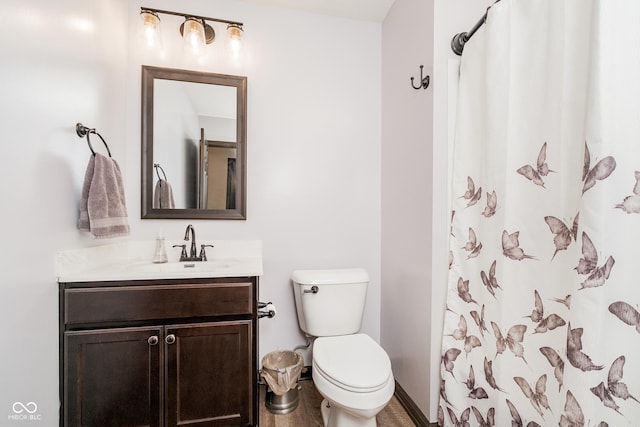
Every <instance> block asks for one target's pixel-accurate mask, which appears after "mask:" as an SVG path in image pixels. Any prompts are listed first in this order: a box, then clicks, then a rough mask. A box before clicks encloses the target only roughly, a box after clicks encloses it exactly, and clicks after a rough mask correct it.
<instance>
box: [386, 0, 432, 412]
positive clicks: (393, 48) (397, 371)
mask: <svg viewBox="0 0 640 427" xmlns="http://www.w3.org/2000/svg"><path fill="white" fill-rule="evenodd" d="M432 22H433V1H432V0H431V1H424V0H396V2H395V3H394V5H393V6H392V7H391V10H390V11H389V13H388V14H387V17H386V19H385V21H384V23H383V31H382V57H383V60H382V89H383V90H382V118H383V121H382V123H383V126H382V283H383V284H384V285H383V287H382V312H381V320H382V332H381V335H382V336H381V339H382V345H383V347H384V348H385V349H386V350H387V353H388V354H389V356H390V358H391V362H392V366H393V373H394V376H395V378H396V380H397V381H398V382H399V383H400V384H401V385H402V387H403V388H404V389H405V391H406V392H407V393H408V394H409V395H410V396H411V398H412V399H413V400H414V402H416V404H417V405H418V406H419V407H420V409H421V410H422V411H423V412H424V413H425V414H426V413H427V408H428V400H429V387H428V386H429V374H430V372H429V363H428V353H429V344H430V336H431V329H430V327H429V323H430V319H429V316H430V307H429V300H430V292H429V291H430V285H431V283H430V277H431V227H430V224H431V210H432V202H431V198H432V196H431V192H432V190H431V185H430V183H431V173H432V172H431V169H432V164H433V159H432V154H431V145H432V144H431V133H432V128H433V84H439V82H438V81H437V80H436V79H434V76H433V41H432V40H433V33H432V31H433V27H432ZM420 65H423V66H424V74H428V75H429V76H430V79H431V84H430V86H429V87H428V88H427V89H426V90H425V89H419V90H416V89H414V88H413V87H412V85H411V80H410V77H414V82H413V84H414V85H417V84H418V83H419V82H420V68H419V67H420Z"/></svg>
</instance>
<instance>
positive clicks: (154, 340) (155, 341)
mask: <svg viewBox="0 0 640 427" xmlns="http://www.w3.org/2000/svg"><path fill="white" fill-rule="evenodd" d="M147 342H148V343H149V345H156V344H158V336H157V335H151V336H150V337H149V338H148V339H147Z"/></svg>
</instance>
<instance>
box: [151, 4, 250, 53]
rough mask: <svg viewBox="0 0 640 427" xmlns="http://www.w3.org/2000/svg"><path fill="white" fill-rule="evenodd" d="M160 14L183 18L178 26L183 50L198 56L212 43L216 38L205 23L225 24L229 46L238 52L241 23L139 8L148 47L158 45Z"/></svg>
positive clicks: (212, 30) (241, 29)
mask: <svg viewBox="0 0 640 427" xmlns="http://www.w3.org/2000/svg"><path fill="white" fill-rule="evenodd" d="M160 14H165V15H174V16H182V17H183V18H184V22H183V23H182V24H181V25H180V34H181V35H182V37H183V38H184V46H185V49H187V50H189V51H191V52H193V53H195V54H199V53H200V52H201V50H202V48H204V46H205V45H207V44H211V43H213V40H214V39H215V38H216V32H215V30H214V29H213V27H212V26H211V25H209V24H208V23H207V21H211V22H220V23H224V24H227V34H228V38H229V44H230V46H231V48H232V50H233V51H234V52H237V51H238V50H240V46H241V43H242V33H243V31H244V30H243V28H242V26H243V25H244V24H243V23H242V22H237V21H229V20H226V19H219V18H209V17H207V16H198V15H191V14H186V13H180V12H173V11H169V10H160V9H152V8H149V7H141V8H140V22H141V25H142V28H143V34H144V35H145V39H146V41H147V44H148V45H149V47H155V46H156V45H158V42H157V41H159V40H160V17H159V15H160Z"/></svg>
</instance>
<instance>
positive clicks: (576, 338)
mask: <svg viewBox="0 0 640 427" xmlns="http://www.w3.org/2000/svg"><path fill="white" fill-rule="evenodd" d="M639 24H640V1H638V0H615V1H613V0H600V1H597V0H502V1H501V2H499V3H496V4H495V5H494V6H493V7H492V8H491V9H490V10H489V12H488V16H487V20H486V23H485V25H484V26H483V27H482V28H481V29H480V30H479V31H478V32H477V33H476V34H475V35H474V36H473V38H471V39H470V40H469V42H468V43H467V44H466V46H465V48H464V53H463V55H462V57H461V65H460V82H459V89H458V105H457V113H456V130H455V142H454V147H453V168H452V169H453V172H452V177H451V191H452V194H451V200H452V202H451V203H452V204H451V229H450V252H449V256H450V257H449V260H450V267H449V282H448V292H447V306H446V312H445V321H444V333H443V339H442V344H443V346H442V362H441V389H440V405H439V410H438V417H439V420H438V421H439V424H440V425H446V426H468V425H471V426H476V425H479V426H492V425H496V426H509V425H511V426H557V425H559V426H593V427H596V426H607V425H608V426H611V427H614V426H615V427H617V426H638V425H640V30H639Z"/></svg>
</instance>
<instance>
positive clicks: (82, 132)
mask: <svg viewBox="0 0 640 427" xmlns="http://www.w3.org/2000/svg"><path fill="white" fill-rule="evenodd" d="M76 134H77V135H78V136H79V137H80V138H82V137H83V136H86V137H87V144H89V150H91V153H92V154H93V155H94V156H95V155H96V152H95V151H94V150H93V146H92V145H91V140H90V139H89V135H90V134H94V135H98V138H100V139H101V140H102V143H103V144H104V146H105V147H106V149H107V153H109V157H111V150H109V146H108V145H107V141H105V140H104V138H103V137H102V135H100V134H99V133H98V132H96V130H95V129H89V128H88V127H86V126H84V125H83V124H82V123H76Z"/></svg>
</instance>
